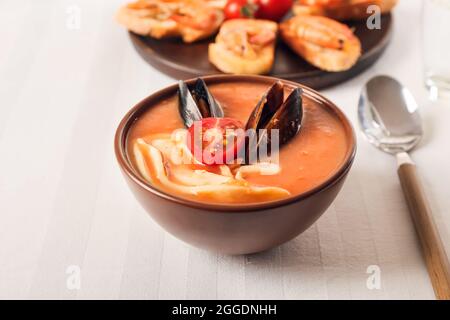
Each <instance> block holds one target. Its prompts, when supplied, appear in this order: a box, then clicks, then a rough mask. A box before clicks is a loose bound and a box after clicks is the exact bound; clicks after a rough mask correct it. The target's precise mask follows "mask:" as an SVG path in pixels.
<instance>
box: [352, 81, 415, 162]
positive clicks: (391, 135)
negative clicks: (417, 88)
mask: <svg viewBox="0 0 450 320" xmlns="http://www.w3.org/2000/svg"><path fill="white" fill-rule="evenodd" d="M358 120H359V124H360V127H361V130H362V131H363V133H364V135H365V136H366V138H367V140H369V142H370V143H371V144H373V145H374V146H376V147H377V148H379V149H381V150H383V151H384V152H388V153H391V154H398V153H400V152H408V151H410V150H412V149H413V148H414V147H415V146H416V145H417V144H418V143H419V142H420V140H421V138H422V135H423V130H422V119H421V117H420V114H419V107H418V105H417V103H416V101H415V100H414V97H413V95H412V94H411V92H410V91H409V90H408V88H406V87H404V86H402V84H401V83H400V82H398V81H397V80H395V79H393V78H391V77H388V76H377V77H375V78H373V79H371V80H370V81H369V82H367V84H366V86H365V87H364V88H363V90H362V92H361V97H360V99H359V104H358Z"/></svg>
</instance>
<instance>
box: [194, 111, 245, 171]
mask: <svg viewBox="0 0 450 320" xmlns="http://www.w3.org/2000/svg"><path fill="white" fill-rule="evenodd" d="M243 128H244V126H243V124H242V123H241V122H240V121H238V120H235V119H232V118H205V119H202V120H200V121H195V122H194V124H193V125H192V126H191V127H190V128H189V130H188V131H189V134H188V141H187V144H188V147H189V149H190V150H191V153H192V154H193V155H194V157H195V158H196V159H197V160H198V161H200V162H202V163H204V164H207V165H213V164H231V163H233V162H234V160H235V159H236V158H237V156H238V152H239V151H240V149H241V148H242V147H243V146H244V142H245V131H244V129H243Z"/></svg>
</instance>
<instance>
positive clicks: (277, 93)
mask: <svg viewBox="0 0 450 320" xmlns="http://www.w3.org/2000/svg"><path fill="white" fill-rule="evenodd" d="M284 93H285V85H284V84H283V83H282V82H281V81H277V82H275V83H274V84H273V85H272V86H271V87H270V88H269V89H268V90H267V92H266V93H264V95H263V96H262V98H261V99H260V100H259V102H258V103H257V105H256V107H255V108H254V109H253V111H252V113H251V114H250V117H249V118H248V120H247V123H246V125H245V128H243V129H245V135H246V139H245V147H244V148H242V149H241V150H240V152H239V154H238V157H239V158H241V159H242V160H243V163H245V164H250V163H254V162H257V161H258V160H260V161H262V160H263V159H260V158H261V157H259V155H260V153H261V152H260V151H261V149H263V148H264V149H265V151H266V153H268V154H270V153H271V152H272V151H273V146H274V145H275V146H279V147H281V146H282V145H284V144H286V143H287V142H288V141H289V140H291V139H292V138H293V137H294V136H295V135H296V134H297V133H298V131H299V129H300V126H301V122H302V118H303V100H302V93H303V90H302V89H301V88H300V87H294V88H292V90H291V92H290V93H289V95H288V97H287V98H286V100H285V99H284V95H285V94H284ZM178 97H179V112H180V116H181V118H182V119H183V122H184V125H185V126H186V127H187V128H190V127H191V126H192V125H193V124H194V122H196V121H201V120H202V119H205V118H223V117H224V111H223V109H222V107H221V106H220V104H219V102H218V101H217V100H216V99H215V98H214V97H213V95H212V94H211V93H210V92H209V90H208V87H207V86H206V83H205V82H204V80H203V79H201V78H199V79H197V80H196V82H195V84H194V85H193V86H191V88H189V86H188V85H187V84H186V83H185V82H183V81H180V82H179V91H178ZM227 119H228V118H227ZM275 139H277V140H275Z"/></svg>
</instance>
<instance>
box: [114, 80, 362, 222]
mask: <svg viewBox="0 0 450 320" xmlns="http://www.w3.org/2000/svg"><path fill="white" fill-rule="evenodd" d="M201 78H202V79H204V80H205V82H206V83H207V84H214V83H227V82H253V83H266V84H268V85H270V84H271V83H273V82H274V81H281V82H283V83H284V84H285V85H289V86H296V87H301V88H302V89H303V92H304V94H306V95H307V96H308V98H310V99H314V100H319V101H320V102H322V103H324V105H326V106H327V108H329V109H330V110H331V111H332V112H333V113H334V114H335V115H336V116H337V117H338V119H339V121H340V122H341V123H342V125H343V126H344V130H345V131H346V135H347V137H348V143H349V148H348V150H347V152H346V154H345V157H344V160H343V161H342V164H341V165H340V167H339V168H338V169H337V170H336V171H335V172H334V173H333V174H332V175H331V176H330V177H328V178H327V179H326V180H324V181H323V182H322V183H321V184H319V185H317V186H315V187H314V188H311V189H309V190H308V191H306V192H303V193H300V194H297V195H295V196H291V197H288V198H284V199H281V200H276V201H269V202H259V203H250V204H241V203H239V204H219V203H206V202H205V203H204V202H199V201H193V200H189V199H186V198H183V197H179V196H176V195H172V194H170V193H167V192H164V191H162V190H159V189H158V188H156V187H154V186H152V185H150V184H149V183H148V182H146V181H145V180H144V178H143V177H141V176H140V175H139V174H138V173H137V172H136V170H135V169H134V168H133V166H132V164H131V162H130V160H129V159H128V156H127V148H126V145H127V137H128V131H129V129H130V127H131V126H132V124H133V123H134V122H135V121H136V120H137V119H138V118H139V116H140V115H142V114H143V113H144V112H145V111H147V110H148V108H149V107H150V106H151V105H155V104H156V103H155V102H159V101H161V100H162V99H164V98H168V97H171V96H173V95H174V94H175V93H176V90H177V89H178V84H177V83H174V84H172V85H170V86H167V87H165V88H163V89H161V90H158V91H156V92H154V93H152V94H151V95H149V96H147V97H146V98H145V99H143V100H141V101H140V102H138V103H137V104H136V105H135V106H134V107H133V108H131V109H130V110H129V111H128V112H127V113H126V115H125V116H124V117H123V118H122V120H121V121H120V123H119V126H118V127H117V130H116V133H115V137H114V151H115V155H116V159H117V161H118V163H119V166H120V168H121V169H122V171H123V172H124V173H125V174H126V175H127V176H128V178H130V179H131V181H133V182H134V183H135V184H137V185H138V186H139V187H141V188H143V189H145V190H146V191H148V192H150V193H152V194H154V195H155V196H158V197H160V198H162V199H165V200H168V201H171V202H174V203H177V204H180V205H184V206H187V207H191V208H195V209H202V210H206V211H211V212H235V213H237V212H249V211H259V210H267V209H273V208H277V207H282V206H286V205H290V204H292V203H294V202H297V201H301V200H303V199H306V198H308V197H310V196H312V195H314V194H316V193H319V192H321V191H323V190H325V189H327V188H328V187H330V186H332V185H333V184H334V183H335V182H336V181H338V180H339V179H340V178H341V177H342V176H343V175H345V174H346V173H347V172H348V170H349V169H350V167H351V165H352V163H353V160H354V158H355V155H356V146H357V144H356V135H355V131H354V128H353V126H352V125H351V122H350V121H349V120H348V118H347V117H346V116H345V114H344V113H343V112H342V111H341V110H340V109H339V108H338V107H337V106H336V105H335V104H334V103H333V102H331V101H330V100H328V99H327V98H325V97H324V96H322V95H321V94H320V93H318V92H317V91H315V90H314V89H311V88H309V87H307V86H304V85H302V84H300V83H296V82H293V81H290V80H284V79H279V78H276V77H270V76H259V75H227V74H220V75H208V76H204V77H201ZM196 79H197V78H192V79H188V80H184V81H185V82H186V83H188V84H191V83H193V82H194V81H195V80H196Z"/></svg>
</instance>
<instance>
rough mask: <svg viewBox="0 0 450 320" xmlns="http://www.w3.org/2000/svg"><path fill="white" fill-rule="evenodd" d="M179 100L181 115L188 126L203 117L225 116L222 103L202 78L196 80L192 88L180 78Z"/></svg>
mask: <svg viewBox="0 0 450 320" xmlns="http://www.w3.org/2000/svg"><path fill="white" fill-rule="evenodd" d="M178 100H179V105H178V108H179V112H180V116H181V118H182V119H183V122H184V125H185V126H186V127H187V128H189V127H190V126H192V124H193V123H194V122H195V121H199V120H202V119H203V118H223V115H224V113H223V109H222V107H221V106H220V103H219V102H217V100H216V99H215V98H214V97H213V96H212V94H211V93H210V92H209V90H208V87H207V86H206V83H205V81H204V80H203V79H201V78H198V79H197V80H196V81H195V84H194V86H193V87H192V88H191V89H190V88H189V87H188V85H187V84H186V83H185V82H184V81H181V80H180V82H179V83H178Z"/></svg>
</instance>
